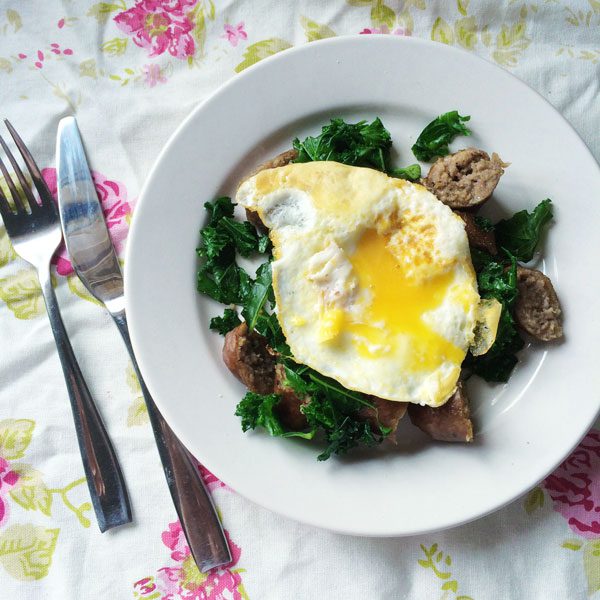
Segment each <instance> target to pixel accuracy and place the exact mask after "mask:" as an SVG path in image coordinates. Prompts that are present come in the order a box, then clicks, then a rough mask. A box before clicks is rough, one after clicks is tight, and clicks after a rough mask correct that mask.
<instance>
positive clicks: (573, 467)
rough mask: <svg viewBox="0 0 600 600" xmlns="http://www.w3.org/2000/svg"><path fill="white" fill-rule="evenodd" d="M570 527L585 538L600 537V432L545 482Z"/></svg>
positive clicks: (588, 438) (591, 434) (589, 436)
mask: <svg viewBox="0 0 600 600" xmlns="http://www.w3.org/2000/svg"><path fill="white" fill-rule="evenodd" d="M544 487H545V488H546V490H547V491H548V493H549V494H550V497H551V498H552V500H553V502H554V510H555V511H557V512H559V513H560V514H561V515H562V516H563V517H564V518H565V519H566V520H567V523H568V524H569V527H570V528H571V529H572V530H573V531H574V532H575V533H578V534H579V535H581V536H583V537H585V538H588V539H590V538H597V537H599V536H600V431H598V430H597V429H592V430H591V431H590V432H589V433H588V434H587V435H586V436H585V438H584V439H583V441H582V442H581V443H580V444H579V446H577V448H576V449H575V451H574V452H573V453H572V454H571V456H569V458H567V460H565V461H564V462H563V463H562V464H561V465H560V466H559V467H558V469H556V471H554V473H553V474H552V475H550V476H549V477H548V478H547V479H546V480H545V481H544Z"/></svg>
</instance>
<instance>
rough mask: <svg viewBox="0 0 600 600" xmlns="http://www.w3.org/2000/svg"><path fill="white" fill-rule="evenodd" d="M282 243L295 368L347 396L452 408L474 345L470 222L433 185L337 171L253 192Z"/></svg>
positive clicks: (263, 181)
mask: <svg viewBox="0 0 600 600" xmlns="http://www.w3.org/2000/svg"><path fill="white" fill-rule="evenodd" d="M236 200H237V202H238V203H239V204H241V205H242V206H244V207H245V208H247V209H249V210H251V211H256V212H258V215H259V216H260V218H261V219H262V221H263V223H264V224H265V225H266V226H267V227H268V228H269V235H270V238H271V241H272V242H273V256H274V260H273V264H272V271H273V288H274V291H275V297H276V303H277V317H278V319H279V322H280V324H281V327H282V330H283V333H284V334H285V337H286V339H287V342H288V344H289V346H290V348H291V350H292V353H293V355H294V357H295V359H296V360H297V361H298V362H300V363H303V364H306V365H308V366H310V367H312V368H313V369H315V370H316V371H318V372H319V373H322V374H324V375H326V376H328V377H331V378H333V379H335V380H336V381H338V382H339V383H341V384H342V385H344V386H345V387H347V388H349V389H351V390H356V391H360V392H363V393H365V394H372V395H374V396H378V397H380V398H385V399H387V400H394V401H399V402H412V403H417V404H422V405H428V406H440V405H442V404H443V403H444V402H445V401H446V400H447V399H448V398H449V397H450V396H451V395H452V393H453V392H454V390H455V388H456V383H457V381H458V377H459V375H460V369H461V363H462V362H463V360H464V358H465V355H466V352H467V350H468V349H469V347H470V346H471V344H472V343H473V339H474V330H475V325H476V322H477V317H478V305H479V300H480V298H479V294H478V291H477V280H476V277H475V272H474V270H473V265H472V263H471V256H470V252H469V245H468V241H467V236H466V233H465V228H464V223H463V221H462V220H461V219H460V218H459V217H458V216H456V215H455V214H454V213H453V212H452V211H451V210H450V208H448V207H447V206H445V205H444V204H442V203H441V202H440V201H439V200H437V198H436V197H435V196H434V195H433V194H431V193H430V192H429V191H427V190H426V189H425V188H424V187H422V186H421V185H417V184H413V183H410V182H408V181H404V180H401V179H395V178H391V177H388V176H387V175H386V174H384V173H381V172H379V171H375V170H373V169H367V168H360V167H351V166H347V165H342V164H339V163H335V162H326V161H324V162H309V163H301V164H289V165H287V166H284V167H279V168H276V169H267V170H264V171H261V172H259V173H258V174H256V175H254V176H253V177H250V178H249V179H247V180H246V181H245V182H243V183H242V185H241V186H240V188H239V189H238V193H237V198H236Z"/></svg>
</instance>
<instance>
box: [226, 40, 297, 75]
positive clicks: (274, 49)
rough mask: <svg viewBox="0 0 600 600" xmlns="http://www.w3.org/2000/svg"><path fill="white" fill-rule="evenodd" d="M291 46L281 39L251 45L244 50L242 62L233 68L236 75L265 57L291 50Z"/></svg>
mask: <svg viewBox="0 0 600 600" xmlns="http://www.w3.org/2000/svg"><path fill="white" fill-rule="evenodd" d="M291 47H292V45H291V44H290V43H289V42H286V41H285V40H282V39H281V38H270V39H268V40H262V41H260V42H256V43H255V44H251V45H250V46H248V47H247V48H246V51H245V52H244V60H243V61H242V62H241V63H240V64H239V65H238V66H237V67H236V68H235V72H236V73H240V72H241V71H243V70H244V69H247V68H248V67H250V66H251V65H253V64H255V63H257V62H259V61H261V60H262V59H263V58H267V56H272V55H273V54H277V53H278V52H281V51H282V50H287V49H288V48H291Z"/></svg>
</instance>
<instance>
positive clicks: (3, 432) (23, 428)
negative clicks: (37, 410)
mask: <svg viewBox="0 0 600 600" xmlns="http://www.w3.org/2000/svg"><path fill="white" fill-rule="evenodd" d="M34 427H35V421H31V420H30V419H4V420H3V421H0V456H1V457H2V458H5V459H6V460H18V459H20V458H23V456H24V454H25V450H26V449H27V446H29V444H30V443H31V436H32V435H33V428H34Z"/></svg>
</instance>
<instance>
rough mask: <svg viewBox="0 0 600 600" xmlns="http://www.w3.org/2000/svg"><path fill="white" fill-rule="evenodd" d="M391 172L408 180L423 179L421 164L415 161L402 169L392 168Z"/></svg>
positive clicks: (393, 175) (394, 175)
mask: <svg viewBox="0 0 600 600" xmlns="http://www.w3.org/2000/svg"><path fill="white" fill-rule="evenodd" d="M389 174H390V175H391V176H392V177H398V179H406V180H407V181H419V179H421V165H420V164H418V163H415V164H414V165H408V167H403V168H400V169H390V171H389Z"/></svg>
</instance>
